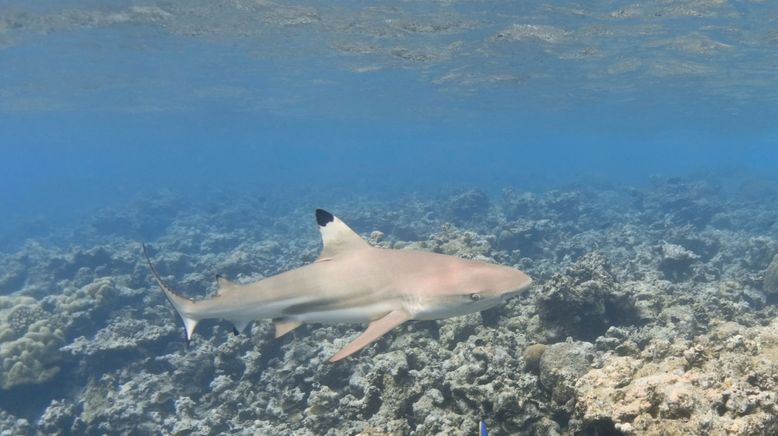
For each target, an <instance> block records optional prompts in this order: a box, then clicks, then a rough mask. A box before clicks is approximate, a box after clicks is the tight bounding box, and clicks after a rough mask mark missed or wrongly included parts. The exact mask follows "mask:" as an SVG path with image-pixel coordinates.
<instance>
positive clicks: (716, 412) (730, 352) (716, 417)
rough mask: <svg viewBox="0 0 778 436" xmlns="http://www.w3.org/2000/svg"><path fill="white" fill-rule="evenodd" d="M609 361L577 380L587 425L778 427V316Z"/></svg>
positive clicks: (647, 429) (700, 429) (734, 431)
mask: <svg viewBox="0 0 778 436" xmlns="http://www.w3.org/2000/svg"><path fill="white" fill-rule="evenodd" d="M603 359H604V362H603V365H602V367H601V368H598V369H594V370H592V371H590V372H588V373H587V374H585V375H582V376H581V377H580V378H579V379H578V381H577V382H576V385H575V390H576V397H577V404H576V409H577V416H578V418H579V419H580V422H579V423H578V424H577V425H578V426H580V429H581V430H582V431H584V430H586V429H593V428H596V427H597V426H600V425H602V423H603V422H611V423H613V425H614V427H615V428H616V429H617V430H619V431H621V432H622V433H624V434H658V433H661V434H678V435H681V434H730V435H744V436H745V435H758V434H762V435H768V434H775V433H776V431H778V390H776V389H777V388H778V319H776V320H774V321H773V322H772V323H771V324H770V325H768V326H765V327H751V328H746V327H743V326H741V325H739V324H735V323H732V322H727V323H722V324H720V325H718V326H716V327H715V328H714V329H713V330H712V331H711V332H710V333H709V334H706V335H702V336H698V337H696V338H694V340H691V341H688V340H683V339H679V340H674V341H668V340H666V339H660V340H652V341H651V342H649V343H648V344H647V345H646V346H645V347H644V349H643V350H642V351H641V352H640V353H638V354H637V355H632V356H618V355H616V354H614V353H606V355H605V356H604V357H603ZM660 429H661V430H660Z"/></svg>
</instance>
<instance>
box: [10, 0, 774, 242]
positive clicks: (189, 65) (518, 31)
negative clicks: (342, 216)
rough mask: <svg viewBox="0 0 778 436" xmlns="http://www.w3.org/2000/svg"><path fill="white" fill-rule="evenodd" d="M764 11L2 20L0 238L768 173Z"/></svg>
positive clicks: (101, 8)
mask: <svg viewBox="0 0 778 436" xmlns="http://www.w3.org/2000/svg"><path fill="white" fill-rule="evenodd" d="M776 13H778V11H776V8H775V7H774V5H773V4H772V3H771V2H758V1H681V2H666V3H657V4H635V3H632V2H619V1H607V2H596V3H594V4H591V5H589V4H584V3H579V2H565V1H563V2H536V1H532V2H515V3H512V2H500V1H486V2H469V1H461V2H460V1H440V2H438V1H435V2H407V1H404V2H350V1H347V2H336V3H332V2H294V3H286V2H284V3H273V2H251V1H247V2H241V1H237V2H210V1H202V2H163V3H155V2H134V1H133V2H112V1H108V2H91V1H66V2H59V1H58V2H46V1H42V2H35V3H34V4H30V3H29V2H16V1H9V0H5V1H3V2H2V5H1V6H0V14H2V15H0V17H1V18H2V21H0V47H2V51H1V52H0V62H1V63H2V68H0V83H2V85H1V86H2V91H0V97H1V101H2V103H1V105H0V111H1V112H0V113H1V114H2V116H0V142H1V143H2V147H0V153H1V155H0V165H2V171H0V178H1V179H0V183H2V186H3V189H2V190H1V191H0V192H1V193H2V200H1V201H0V203H2V204H3V210H4V212H3V213H2V218H1V219H2V221H1V222H2V228H3V229H4V233H5V234H8V233H9V232H14V233H15V232H19V231H20V230H19V226H20V225H21V226H23V225H24V223H25V222H28V221H29V219H30V217H35V216H37V217H41V219H43V220H47V221H48V220H52V221H56V220H57V219H59V218H60V217H64V216H72V215H73V214H78V213H79V212H83V211H87V210H89V209H90V208H93V207H95V206H100V205H104V204H106V203H117V202H119V203H120V202H122V201H126V199H128V198H132V197H133V196H138V195H141V196H142V195H144V193H146V192H149V191H153V190H157V189H171V190H185V191H192V192H197V190H200V189H224V190H227V191H235V192H258V193H259V192H268V191H273V190H274V189H280V188H282V189H286V188H289V187H308V188H312V189H321V190H326V189H328V188H332V189H345V190H347V191H353V190H360V191H362V192H363V193H375V194H376V195H381V194H382V193H383V192H384V191H391V192H411V191H418V190H424V189H432V190H434V189H438V188H442V187H443V188H446V187H451V186H452V185H454V186H478V187H481V188H483V189H487V190H489V189H492V188H502V187H503V186H506V185H515V186H519V187H534V186H538V185H551V186H553V185H559V184H563V183H565V182H569V181H571V180H577V179H580V178H586V177H595V178H599V179H607V180H610V181H614V182H616V183H621V182H628V183H641V182H644V181H645V180H646V179H647V178H648V177H649V176H650V175H652V174H670V175H688V174H692V173H699V172H703V173H705V172H717V173H719V174H720V175H721V176H722V177H724V176H732V175H735V174H739V175H743V174H753V175H763V176H767V177H770V176H772V175H774V174H775V173H776V166H777V165H778V160H777V159H778V158H777V157H776V156H777V155H778V148H777V146H778V130H777V129H778V128H777V127H776V126H777V125H778V124H776V122H775V120H776V119H778V105H776V98H778V88H777V87H776V83H778V77H777V76H776V75H778V73H777V72H776V71H778V68H776V66H777V65H778V64H776V63H777V62H778V57H777V56H778V55H776V53H777V52H776V35H775V30H774V26H773V24H774V20H775V15H776Z"/></svg>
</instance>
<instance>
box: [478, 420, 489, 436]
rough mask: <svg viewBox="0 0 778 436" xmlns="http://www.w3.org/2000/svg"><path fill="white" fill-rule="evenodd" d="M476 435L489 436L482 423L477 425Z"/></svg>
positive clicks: (484, 424)
mask: <svg viewBox="0 0 778 436" xmlns="http://www.w3.org/2000/svg"><path fill="white" fill-rule="evenodd" d="M478 434H479V435H480V436H489V431H487V430H486V423H485V422H483V421H481V422H480V423H479V424H478Z"/></svg>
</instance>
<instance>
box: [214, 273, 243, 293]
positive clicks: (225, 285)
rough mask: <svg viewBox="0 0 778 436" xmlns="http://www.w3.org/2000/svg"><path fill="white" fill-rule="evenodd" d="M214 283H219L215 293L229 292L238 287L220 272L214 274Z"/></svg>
mask: <svg viewBox="0 0 778 436" xmlns="http://www.w3.org/2000/svg"><path fill="white" fill-rule="evenodd" d="M216 284H218V285H219V289H218V290H217V291H216V294H217V295H224V294H229V293H230V292H232V291H234V290H235V289H238V284H237V283H235V282H233V281H231V280H229V279H227V278H226V277H224V276H223V275H221V274H217V275H216Z"/></svg>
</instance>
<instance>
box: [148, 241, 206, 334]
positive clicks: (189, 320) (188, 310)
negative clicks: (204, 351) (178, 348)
mask: <svg viewBox="0 0 778 436" xmlns="http://www.w3.org/2000/svg"><path fill="white" fill-rule="evenodd" d="M142 246H143V257H145V258H146V263H148V264H149V269H151V274H152V275H153V276H154V280H155V281H156V282H157V284H158V285H159V287H160V288H162V291H163V292H164V293H165V297H167V299H168V301H170V304H172V305H173V307H174V308H175V309H176V312H178V316H179V317H180V318H181V321H182V322H183V323H184V333H185V335H186V343H187V344H188V343H189V341H190V340H191V339H192V334H193V333H194V330H195V327H197V323H198V322H199V321H200V319H198V318H196V317H195V311H194V307H195V305H196V304H197V303H196V302H195V301H194V300H192V299H189V298H186V297H184V296H181V295H179V294H178V293H176V291H174V290H173V289H172V288H171V287H170V286H169V285H168V284H167V283H165V281H164V280H162V277H161V276H160V275H159V272H157V269H156V268H154V264H152V263H151V259H150V258H149V253H148V250H147V249H146V244H142Z"/></svg>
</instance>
